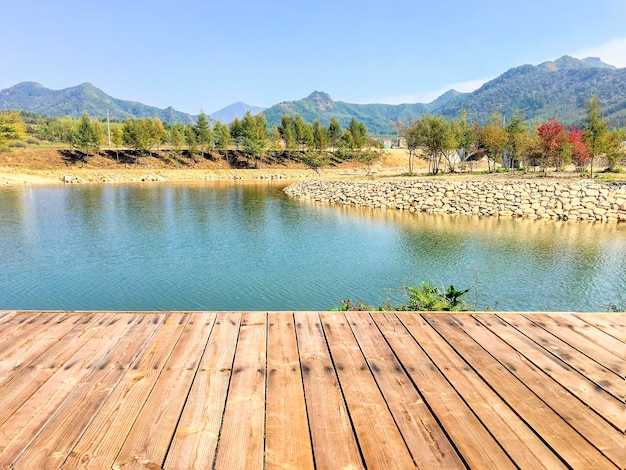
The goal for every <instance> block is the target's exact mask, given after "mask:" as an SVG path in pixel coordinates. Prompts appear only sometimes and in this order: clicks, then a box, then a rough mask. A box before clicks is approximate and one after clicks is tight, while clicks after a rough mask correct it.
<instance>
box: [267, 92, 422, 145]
mask: <svg viewBox="0 0 626 470" xmlns="http://www.w3.org/2000/svg"><path fill="white" fill-rule="evenodd" d="M427 112H430V107H429V105H425V104H419V103H418V104H400V105H391V104H351V103H344V102H343V101H334V100H333V99H332V98H331V97H330V96H329V95H328V94H327V93H324V92H321V91H314V92H313V93H311V94H310V95H309V96H307V97H306V98H304V99H302V100H298V101H284V102H282V103H278V104H276V105H274V106H272V107H271V108H268V109H266V110H265V111H263V114H264V115H265V117H266V119H267V121H268V123H269V124H270V125H272V124H280V120H281V118H282V116H283V114H285V113H287V114H291V115H295V114H300V115H301V116H302V117H303V118H304V120H305V121H308V122H312V121H313V120H314V119H319V120H320V123H321V124H322V125H324V126H328V124H329V123H330V120H331V118H333V117H335V118H337V120H338V121H339V123H340V124H341V126H342V127H344V128H345V127H347V126H348V124H349V123H350V120H351V119H352V118H353V117H354V118H355V119H356V120H358V121H361V122H363V123H364V124H365V125H366V126H367V129H368V130H369V131H370V133H372V134H376V135H380V134H389V133H395V130H394V129H393V127H392V125H393V122H396V121H398V120H405V119H408V118H409V117H412V116H420V115H422V114H424V113H427Z"/></svg>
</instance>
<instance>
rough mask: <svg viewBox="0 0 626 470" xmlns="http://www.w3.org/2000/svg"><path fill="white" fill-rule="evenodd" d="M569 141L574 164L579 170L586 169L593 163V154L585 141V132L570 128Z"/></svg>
mask: <svg viewBox="0 0 626 470" xmlns="http://www.w3.org/2000/svg"><path fill="white" fill-rule="evenodd" d="M568 141H569V144H570V146H571V149H572V157H574V163H575V164H576V167H577V168H578V169H579V170H582V169H584V168H585V167H586V166H587V165H588V164H589V162H590V161H591V152H589V149H588V148H587V145H586V144H585V142H584V141H583V131H581V130H580V129H577V128H575V127H574V126H571V127H570V128H569V135H568Z"/></svg>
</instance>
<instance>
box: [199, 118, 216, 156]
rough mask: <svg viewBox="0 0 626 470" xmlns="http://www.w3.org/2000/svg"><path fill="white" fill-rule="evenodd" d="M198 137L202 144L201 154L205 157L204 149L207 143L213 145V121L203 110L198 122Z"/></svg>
mask: <svg viewBox="0 0 626 470" xmlns="http://www.w3.org/2000/svg"><path fill="white" fill-rule="evenodd" d="M195 131H196V137H197V140H198V144H199V145H200V154H201V155H202V158H204V150H205V147H206V146H207V145H209V146H210V147H211V146H212V145H213V133H212V132H211V123H210V122H209V118H208V117H207V115H206V114H205V113H204V112H201V113H200V115H199V116H198V122H196V127H195Z"/></svg>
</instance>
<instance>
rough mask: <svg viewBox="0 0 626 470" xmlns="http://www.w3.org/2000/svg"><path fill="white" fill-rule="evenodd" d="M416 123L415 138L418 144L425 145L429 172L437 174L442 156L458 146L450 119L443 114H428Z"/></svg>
mask: <svg viewBox="0 0 626 470" xmlns="http://www.w3.org/2000/svg"><path fill="white" fill-rule="evenodd" d="M415 124H416V129H415V130H414V132H415V138H416V139H417V144H418V145H419V146H420V147H423V148H424V150H425V152H426V156H427V158H428V172H429V173H431V174H433V175H436V174H437V173H439V166H440V164H441V158H442V157H445V155H446V154H447V152H449V151H450V150H452V149H455V148H456V145H457V143H456V141H455V139H454V133H453V132H452V129H451V126H450V124H449V123H448V121H446V120H445V118H443V117H442V116H433V115H431V114H426V115H424V116H422V117H421V118H420V119H419V120H418V121H417V122H416V123H415Z"/></svg>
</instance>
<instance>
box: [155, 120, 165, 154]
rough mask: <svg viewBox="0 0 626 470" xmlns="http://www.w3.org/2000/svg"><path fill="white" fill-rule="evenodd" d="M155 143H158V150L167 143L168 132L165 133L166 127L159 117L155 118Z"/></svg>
mask: <svg viewBox="0 0 626 470" xmlns="http://www.w3.org/2000/svg"><path fill="white" fill-rule="evenodd" d="M153 135H154V142H155V143H156V148H157V150H160V147H161V144H162V143H164V142H165V138H166V137H167V132H166V131H165V127H164V126H163V123H162V122H161V120H160V119H159V118H158V117H157V118H154V130H153Z"/></svg>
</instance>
